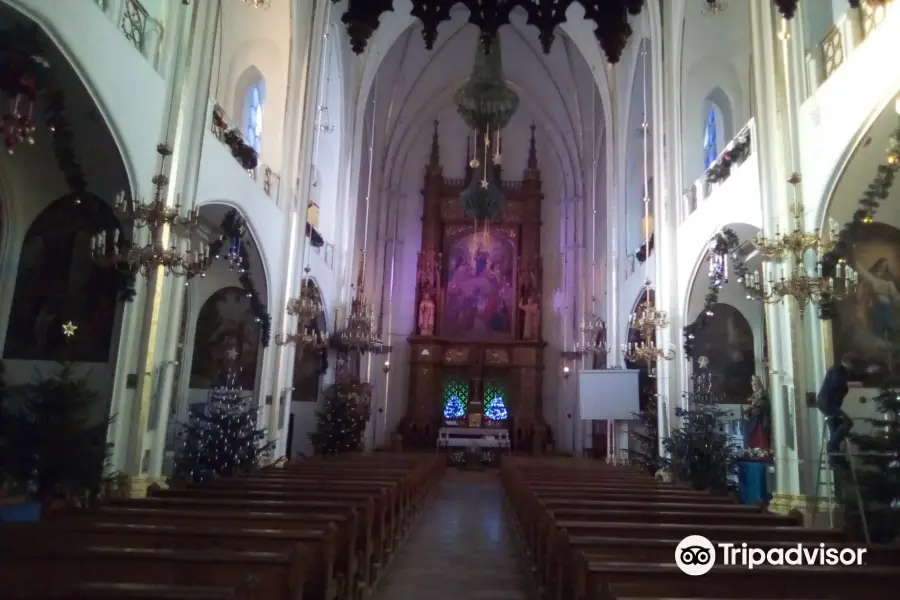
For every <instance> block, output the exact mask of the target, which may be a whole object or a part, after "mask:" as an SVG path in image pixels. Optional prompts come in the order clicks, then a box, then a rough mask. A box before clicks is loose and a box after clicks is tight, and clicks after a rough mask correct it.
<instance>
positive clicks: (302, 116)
mask: <svg viewBox="0 0 900 600" xmlns="http://www.w3.org/2000/svg"><path fill="white" fill-rule="evenodd" d="M310 5H311V6H310V12H311V13H312V15H311V16H312V19H302V18H301V19H300V20H299V21H298V23H300V24H301V26H304V25H303V24H304V23H306V22H307V21H308V22H309V25H307V26H305V27H307V29H304V33H306V35H305V36H301V38H300V40H299V41H297V42H295V43H293V44H292V46H291V63H290V73H289V79H288V90H289V94H288V98H290V99H292V100H291V101H290V102H289V103H288V113H287V119H288V120H287V124H288V127H289V129H288V131H289V135H286V136H285V144H286V145H287V147H286V148H285V153H284V156H285V161H284V165H285V169H284V172H285V173H287V177H285V178H284V179H283V180H282V181H283V182H286V185H287V186H288V187H287V189H289V190H293V189H294V187H293V186H294V181H295V180H296V182H297V187H296V190H297V193H296V194H294V193H291V194H290V196H291V197H290V198H289V199H288V201H287V202H286V203H283V206H284V207H285V209H286V212H288V213H289V214H290V218H288V219H287V220H286V224H285V226H286V227H287V228H288V234H287V235H286V236H285V247H284V249H283V252H284V253H285V256H286V258H287V260H286V261H285V264H286V266H287V268H286V275H285V279H284V288H283V290H282V297H281V298H280V299H279V301H278V302H275V303H274V304H275V305H276V306H274V307H273V308H272V310H273V313H272V332H273V342H274V334H277V333H286V332H288V331H292V330H294V329H296V326H297V323H296V319H294V318H292V317H290V316H289V315H287V314H286V312H285V308H286V306H287V302H288V301H289V299H291V298H295V297H297V296H299V295H300V289H301V286H302V284H303V266H304V264H305V263H304V261H305V257H304V256H303V254H304V249H305V244H304V240H305V236H306V205H307V198H308V196H307V193H308V191H309V189H310V181H311V177H312V160H313V156H312V146H313V139H314V137H315V127H316V122H317V114H318V105H317V104H318V97H319V79H320V71H321V69H320V68H319V67H320V66H321V60H322V49H323V46H324V43H323V42H324V37H325V31H326V28H327V26H328V23H327V14H328V6H329V5H330V3H329V2H325V1H316V2H310ZM304 42H305V43H304ZM292 105H295V106H296V110H294V109H293V108H292ZM276 311H277V312H276ZM295 351H296V349H295V348H293V347H289V346H274V347H272V348H271V352H272V354H273V358H272V360H271V362H270V369H271V371H269V372H270V373H271V376H270V377H268V378H267V381H271V382H272V387H271V392H270V393H271V395H272V404H271V406H270V407H269V415H268V417H269V424H268V435H269V440H270V441H276V440H277V445H276V456H280V455H281V454H283V453H284V449H285V448H286V447H287V424H288V422H289V419H288V418H287V414H285V419H284V423H283V425H284V427H283V430H282V431H279V428H278V418H279V415H280V413H281V410H282V408H281V401H282V400H285V401H287V402H290V400H289V395H288V394H285V392H286V391H287V390H289V388H290V387H291V382H292V380H293V373H294V354H295Z"/></svg>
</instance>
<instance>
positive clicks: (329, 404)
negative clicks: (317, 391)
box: [309, 374, 368, 456]
mask: <svg viewBox="0 0 900 600" xmlns="http://www.w3.org/2000/svg"><path fill="white" fill-rule="evenodd" d="M364 387H365V386H364V384H362V383H361V382H360V381H359V379H358V378H357V377H355V376H352V375H349V374H343V375H341V376H339V378H338V380H337V381H336V382H335V383H334V384H332V385H331V386H330V387H329V388H328V389H327V390H325V403H324V404H323V405H322V408H320V409H319V410H318V411H317V412H316V421H317V424H316V430H315V432H313V433H311V434H309V441H310V442H312V445H313V448H314V449H315V452H316V454H322V455H326V456H333V455H335V454H343V453H345V452H361V451H362V450H363V435H364V434H365V431H366V422H367V421H368V416H367V415H366V411H364V410H363V402H362V400H363V398H364V396H365V390H364Z"/></svg>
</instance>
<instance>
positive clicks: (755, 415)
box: [743, 375, 772, 450]
mask: <svg viewBox="0 0 900 600" xmlns="http://www.w3.org/2000/svg"><path fill="white" fill-rule="evenodd" d="M750 387H751V388H752V389H753V395H752V396H750V406H749V408H747V409H746V410H745V411H744V417H745V421H744V423H743V426H744V427H743V429H744V432H743V433H744V448H748V449H749V448H763V449H766V450H767V449H769V448H770V445H769V437H770V432H771V419H772V416H771V407H770V405H769V395H768V394H767V393H766V390H765V388H764V387H763V383H762V380H761V379H760V378H759V377H757V376H756V375H754V376H753V377H752V378H751V379H750Z"/></svg>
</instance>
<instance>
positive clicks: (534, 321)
mask: <svg viewBox="0 0 900 600" xmlns="http://www.w3.org/2000/svg"><path fill="white" fill-rule="evenodd" d="M519 308H520V309H521V310H522V321H523V325H522V339H523V340H536V339H538V334H539V332H540V319H541V307H540V306H539V305H538V303H537V300H536V299H535V296H534V295H531V296H528V300H522V301H521V302H519Z"/></svg>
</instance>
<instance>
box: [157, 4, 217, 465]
mask: <svg viewBox="0 0 900 600" xmlns="http://www.w3.org/2000/svg"><path fill="white" fill-rule="evenodd" d="M219 6H220V5H219V3H216V2H202V3H197V9H196V12H195V15H194V18H195V19H196V25H195V30H194V31H195V32H196V33H195V35H196V37H195V38H194V39H193V40H192V43H191V44H190V46H189V48H190V56H192V57H193V58H192V60H191V63H190V64H189V68H188V72H187V74H186V77H185V81H184V87H183V91H182V94H181V101H180V106H179V109H178V121H177V123H176V132H178V134H177V137H175V140H176V145H175V148H174V153H173V154H172V170H173V173H174V175H175V176H174V177H173V178H172V181H171V182H170V184H169V187H170V190H169V192H170V196H174V197H175V198H176V201H177V198H179V197H180V198H181V203H182V208H183V210H185V211H189V210H192V209H193V208H194V203H195V202H196V195H197V182H198V179H199V177H200V157H201V154H202V153H203V143H204V141H207V142H208V141H210V138H211V135H207V134H208V132H209V130H208V128H207V125H208V124H209V120H210V118H211V104H210V101H209V97H210V85H211V81H212V69H213V56H214V48H215V38H216V26H217V24H218V21H219V19H218V16H219V15H218V10H219ZM181 249H182V250H183V251H184V250H186V247H185V244H184V243H183V242H182V243H181ZM184 283H185V282H184V280H182V279H181V278H176V277H171V276H169V277H167V278H166V280H165V286H164V288H163V298H161V299H160V303H161V306H162V307H163V310H164V311H165V313H164V314H165V315H166V316H165V326H164V327H161V328H160V329H159V332H158V336H159V338H158V343H159V360H160V362H159V367H158V369H157V372H158V375H157V378H158V380H157V391H156V395H157V400H156V403H157V411H158V414H157V418H156V431H155V433H156V435H155V436H154V437H155V440H153V441H152V448H153V449H152V453H151V459H150V465H149V467H150V471H149V476H150V477H159V476H161V475H162V466H163V459H164V454H165V444H166V437H167V433H168V431H167V430H168V428H167V424H168V421H169V419H168V417H169V411H170V409H171V406H172V394H173V393H174V392H175V389H176V386H175V385H174V383H175V381H174V380H175V374H176V372H178V373H180V374H181V376H182V377H189V376H190V374H189V373H185V372H183V371H181V366H180V365H178V364H177V363H175V361H176V360H177V358H178V356H179V353H178V340H179V337H180V331H181V322H182V315H181V313H182V310H184V300H185V296H186V291H187V290H186V288H185V285H184Z"/></svg>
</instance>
